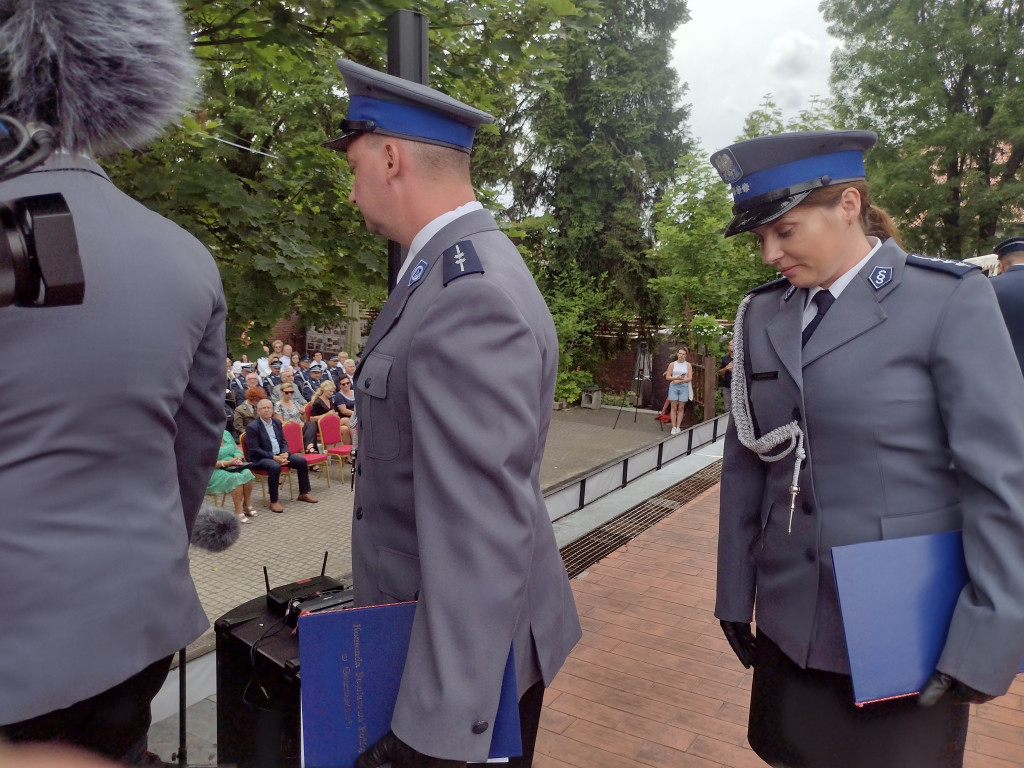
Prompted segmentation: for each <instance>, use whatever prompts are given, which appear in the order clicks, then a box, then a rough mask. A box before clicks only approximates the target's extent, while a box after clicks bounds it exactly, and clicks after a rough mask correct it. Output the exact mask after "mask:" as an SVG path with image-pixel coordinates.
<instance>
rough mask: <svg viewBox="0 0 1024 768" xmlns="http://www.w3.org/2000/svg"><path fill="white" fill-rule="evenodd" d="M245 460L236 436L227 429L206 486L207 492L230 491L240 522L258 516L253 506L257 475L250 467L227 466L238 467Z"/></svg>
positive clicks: (246, 521) (245, 521)
mask: <svg viewBox="0 0 1024 768" xmlns="http://www.w3.org/2000/svg"><path fill="white" fill-rule="evenodd" d="M244 462H245V460H244V459H243V458H242V452H241V451H240V450H239V449H238V446H237V445H235V438H234V437H232V436H231V433H230V432H228V431H226V430H225V432H224V436H223V437H222V438H221V441H220V452H219V453H218V454H217V466H216V468H215V469H214V470H213V475H212V476H211V477H210V483H209V485H207V486H206V492H207V493H230V494H231V500H232V501H233V502H234V503H235V514H236V515H237V516H238V521H239V522H240V523H248V522H249V518H250V517H256V510H255V508H253V506H252V481H253V480H255V479H256V476H255V475H253V473H252V472H251V471H249V470H248V469H242V470H230V469H225V467H237V466H239V465H241V464H243V463H244Z"/></svg>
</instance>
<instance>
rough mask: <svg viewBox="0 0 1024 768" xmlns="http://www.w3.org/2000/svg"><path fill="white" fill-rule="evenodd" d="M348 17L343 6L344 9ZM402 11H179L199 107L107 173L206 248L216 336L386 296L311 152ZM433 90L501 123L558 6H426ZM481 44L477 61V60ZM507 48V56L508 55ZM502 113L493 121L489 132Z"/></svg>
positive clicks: (291, 5) (538, 60) (339, 191)
mask: <svg viewBox="0 0 1024 768" xmlns="http://www.w3.org/2000/svg"><path fill="white" fill-rule="evenodd" d="M354 5H355V6H358V7H357V8H353V6H354ZM405 6H407V3H404V2H399V0H360V1H359V2H358V3H352V2H348V1H347V0H304V1H303V2H301V3H300V2H297V0H275V1H274V2H270V1H269V0H255V1H254V0H212V1H211V0H203V1H202V2H200V1H199V0H191V2H189V3H187V4H186V6H185V11H186V13H187V15H188V18H189V21H190V23H191V27H192V30H193V32H192V38H193V46H194V48H195V51H196V53H197V55H198V56H199V57H200V58H201V60H202V62H203V64H204V77H203V91H204V93H203V98H202V101H201V103H200V104H198V105H197V108H196V110H195V113H194V114H193V115H192V116H189V117H187V118H186V119H185V120H184V121H183V124H182V126H180V127H178V128H177V129H176V130H174V131H171V132H170V133H168V134H167V135H166V136H165V137H164V138H163V139H162V140H161V141H159V142H156V143H154V144H153V145H152V146H150V147H149V148H148V149H147V150H145V151H139V152H133V153H126V154H123V155H121V156H119V157H117V158H114V159H112V161H111V162H109V163H106V166H107V168H108V170H109V172H110V174H111V177H112V178H113V180H114V181H115V183H117V184H118V185H119V186H121V187H122V188H124V189H126V191H128V192H129V194H132V195H133V196H135V197H137V198H138V199H140V200H142V201H143V202H144V203H145V204H146V205H147V206H149V207H151V208H153V209H155V210H157V211H159V212H160V213H163V214H164V215H166V216H168V217H169V218H171V219H173V220H175V221H177V222H178V223H179V224H181V225H182V226H184V227H185V228H186V229H188V230H190V231H191V232H193V233H194V234H195V235H196V236H197V237H199V239H200V240H202V241H203V242H204V244H205V245H206V246H207V247H208V248H209V249H210V250H211V252H212V253H213V255H214V257H215V258H216V260H217V263H218V265H219V267H220V270H221V276H222V279H223V281H224V286H225V293H226V295H227V298H228V308H229V316H228V330H229V333H228V338H229V343H230V345H231V347H232V348H233V350H234V351H236V352H240V351H242V349H241V344H242V341H241V339H242V334H243V332H244V333H245V334H246V335H247V336H248V337H250V338H252V339H264V338H266V337H267V335H268V334H269V333H270V330H271V328H272V326H273V324H274V323H275V321H276V320H278V319H279V318H281V317H286V316H289V315H290V314H291V313H292V312H297V313H298V314H299V316H300V320H301V321H303V322H305V323H307V324H317V325H320V324H337V323H339V322H341V321H342V319H343V310H342V309H341V307H340V303H341V302H342V301H344V300H346V299H347V298H349V297H351V298H355V299H358V300H360V301H361V302H365V303H367V304H368V305H370V306H372V305H374V304H379V303H380V302H381V301H382V300H383V298H384V295H385V290H386V286H385V282H386V280H385V277H386V248H385V245H384V242H383V241H382V240H380V239H379V238H375V237H373V236H371V235H369V234H368V233H367V232H366V231H365V227H364V226H363V224H362V220H361V218H360V216H359V214H358V212H357V211H356V210H355V209H354V208H352V207H351V206H349V205H348V204H347V202H346V200H347V197H348V192H349V189H350V184H351V176H350V173H349V170H348V167H347V164H346V163H345V161H344V157H342V156H340V155H338V154H337V153H334V152H331V151H329V150H326V149H324V148H323V147H321V143H322V142H323V141H324V140H325V139H326V138H327V137H329V136H331V135H333V134H334V133H336V132H337V125H338V122H339V121H340V119H341V118H342V117H343V115H344V111H345V106H346V102H345V100H344V98H343V96H342V93H343V91H342V86H343V83H342V80H341V77H340V75H339V73H338V71H337V69H336V67H335V64H334V62H335V60H336V59H337V58H338V56H345V57H346V58H350V59H352V60H355V61H359V62H360V63H364V64H368V65H370V66H374V67H377V68H379V69H384V60H385V56H386V23H385V18H386V16H387V15H388V14H390V13H391V12H392V11H394V10H397V9H398V8H401V7H405ZM419 6H420V8H419V9H420V10H421V11H422V12H423V13H425V14H426V15H427V16H428V18H429V19H431V20H432V21H434V22H435V24H436V26H432V28H431V71H432V75H433V76H434V80H433V81H432V84H434V85H437V86H439V87H441V88H443V89H445V90H447V91H448V92H450V93H451V94H452V95H453V96H456V97H457V98H462V99H464V100H466V101H469V102H470V103H474V104H478V105H482V106H484V108H490V109H496V110H503V109H506V108H508V104H509V103H510V102H511V101H512V100H513V99H514V96H512V95H509V94H510V92H511V91H513V85H514V84H516V83H518V82H520V81H521V80H527V79H529V78H530V77H531V76H532V73H535V72H536V71H539V70H543V69H544V68H545V67H547V66H550V62H551V56H550V54H549V53H548V52H547V48H548V47H549V46H550V45H551V41H552V40H553V39H554V37H555V36H556V34H557V31H558V27H559V24H560V22H561V20H562V19H563V18H564V17H565V16H566V15H567V14H568V15H572V14H575V13H578V10H577V7H576V5H575V4H574V3H573V2H570V0H559V1H558V2H554V3H550V2H537V1H535V0H529V1H528V2H519V1H517V2H513V0H482V2H475V3H472V4H469V3H454V2H447V1H446V0H424V2H421V3H420V4H419ZM488 46H490V47H488ZM514 46H518V47H517V48H516V50H515V51H512V50H511V47H514ZM500 117H501V115H500V113H499V119H500ZM481 138H482V142H481V143H482V144H485V145H486V148H485V149H484V150H483V151H482V152H481V153H480V154H479V155H478V157H477V158H476V160H477V163H478V166H479V167H481V168H482V171H481V173H480V180H481V181H482V182H483V183H485V184H488V183H493V182H494V180H495V179H497V178H499V177H500V173H501V169H502V159H503V158H504V157H505V154H506V149H505V146H504V142H511V141H514V138H509V137H507V136H504V135H502V131H501V128H500V127H485V128H484V129H483V130H482V131H481Z"/></svg>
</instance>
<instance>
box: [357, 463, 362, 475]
mask: <svg viewBox="0 0 1024 768" xmlns="http://www.w3.org/2000/svg"><path fill="white" fill-rule="evenodd" d="M356 474H357V475H359V476H360V477H362V476H363V465H362V463H361V462H357V463H356Z"/></svg>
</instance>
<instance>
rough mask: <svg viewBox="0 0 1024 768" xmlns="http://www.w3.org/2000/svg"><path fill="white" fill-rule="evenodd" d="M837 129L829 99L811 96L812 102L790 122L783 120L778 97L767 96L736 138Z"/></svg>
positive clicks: (741, 139) (748, 117) (768, 94)
mask: <svg viewBox="0 0 1024 768" xmlns="http://www.w3.org/2000/svg"><path fill="white" fill-rule="evenodd" d="M836 126H837V122H836V116H835V111H834V107H833V105H832V104H831V102H829V101H828V100H826V99H822V98H821V97H819V96H811V103H810V104H808V105H807V107H805V108H804V109H801V110H800V111H799V112H797V114H796V117H794V118H793V119H792V120H790V121H789V122H786V121H785V120H784V119H783V117H782V109H781V108H780V107H779V105H778V104H777V103H776V102H775V97H774V96H772V94H770V93H766V94H765V95H764V97H763V98H762V101H761V103H760V105H758V107H757V109H755V110H754V111H753V112H751V113H750V114H749V115H747V117H746V119H745V120H744V121H743V133H742V134H740V135H739V136H738V137H736V141H745V140H747V139H753V138H755V137H757V136H767V135H768V134H772V133H782V132H784V131H823V130H827V129H829V128H835V127H836Z"/></svg>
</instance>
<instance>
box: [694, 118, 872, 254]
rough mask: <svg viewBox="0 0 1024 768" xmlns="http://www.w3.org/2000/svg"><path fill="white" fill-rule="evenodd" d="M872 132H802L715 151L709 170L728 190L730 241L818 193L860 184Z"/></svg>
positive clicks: (761, 139)
mask: <svg viewBox="0 0 1024 768" xmlns="http://www.w3.org/2000/svg"><path fill="white" fill-rule="evenodd" d="M877 139H878V136H877V135H876V134H875V133H874V132H872V131H803V132H799V133H779V134H775V135H773V136H759V137H758V138H756V139H750V140H749V141H741V142H739V143H738V144H733V145H732V146H729V147H726V148H725V149H722V150H719V151H718V152H716V153H715V154H713V155H712V156H711V164H712V165H713V166H714V167H715V170H716V171H718V175H719V176H721V177H722V180H723V181H724V182H725V183H726V184H729V185H731V186H732V194H733V207H732V212H733V219H732V221H730V222H729V226H728V227H726V228H725V236H726V237H731V236H732V235H737V234H739V233H740V232H746V231H748V230H751V229H753V228H754V227H759V226H761V225H762V224H767V223H769V222H771V221H774V220H775V219H777V218H779V217H780V216H781V215H782V214H784V213H785V212H786V211H788V210H790V209H791V208H793V207H795V206H797V205H799V204H800V203H801V202H803V200H804V198H806V197H807V196H808V195H809V194H811V192H813V191H814V190H815V189H818V188H819V187H828V186H831V185H833V184H845V183H848V182H851V181H859V180H863V179H864V178H865V175H864V150H866V149H868V148H869V147H871V146H872V145H874V143H875V141H877Z"/></svg>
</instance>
